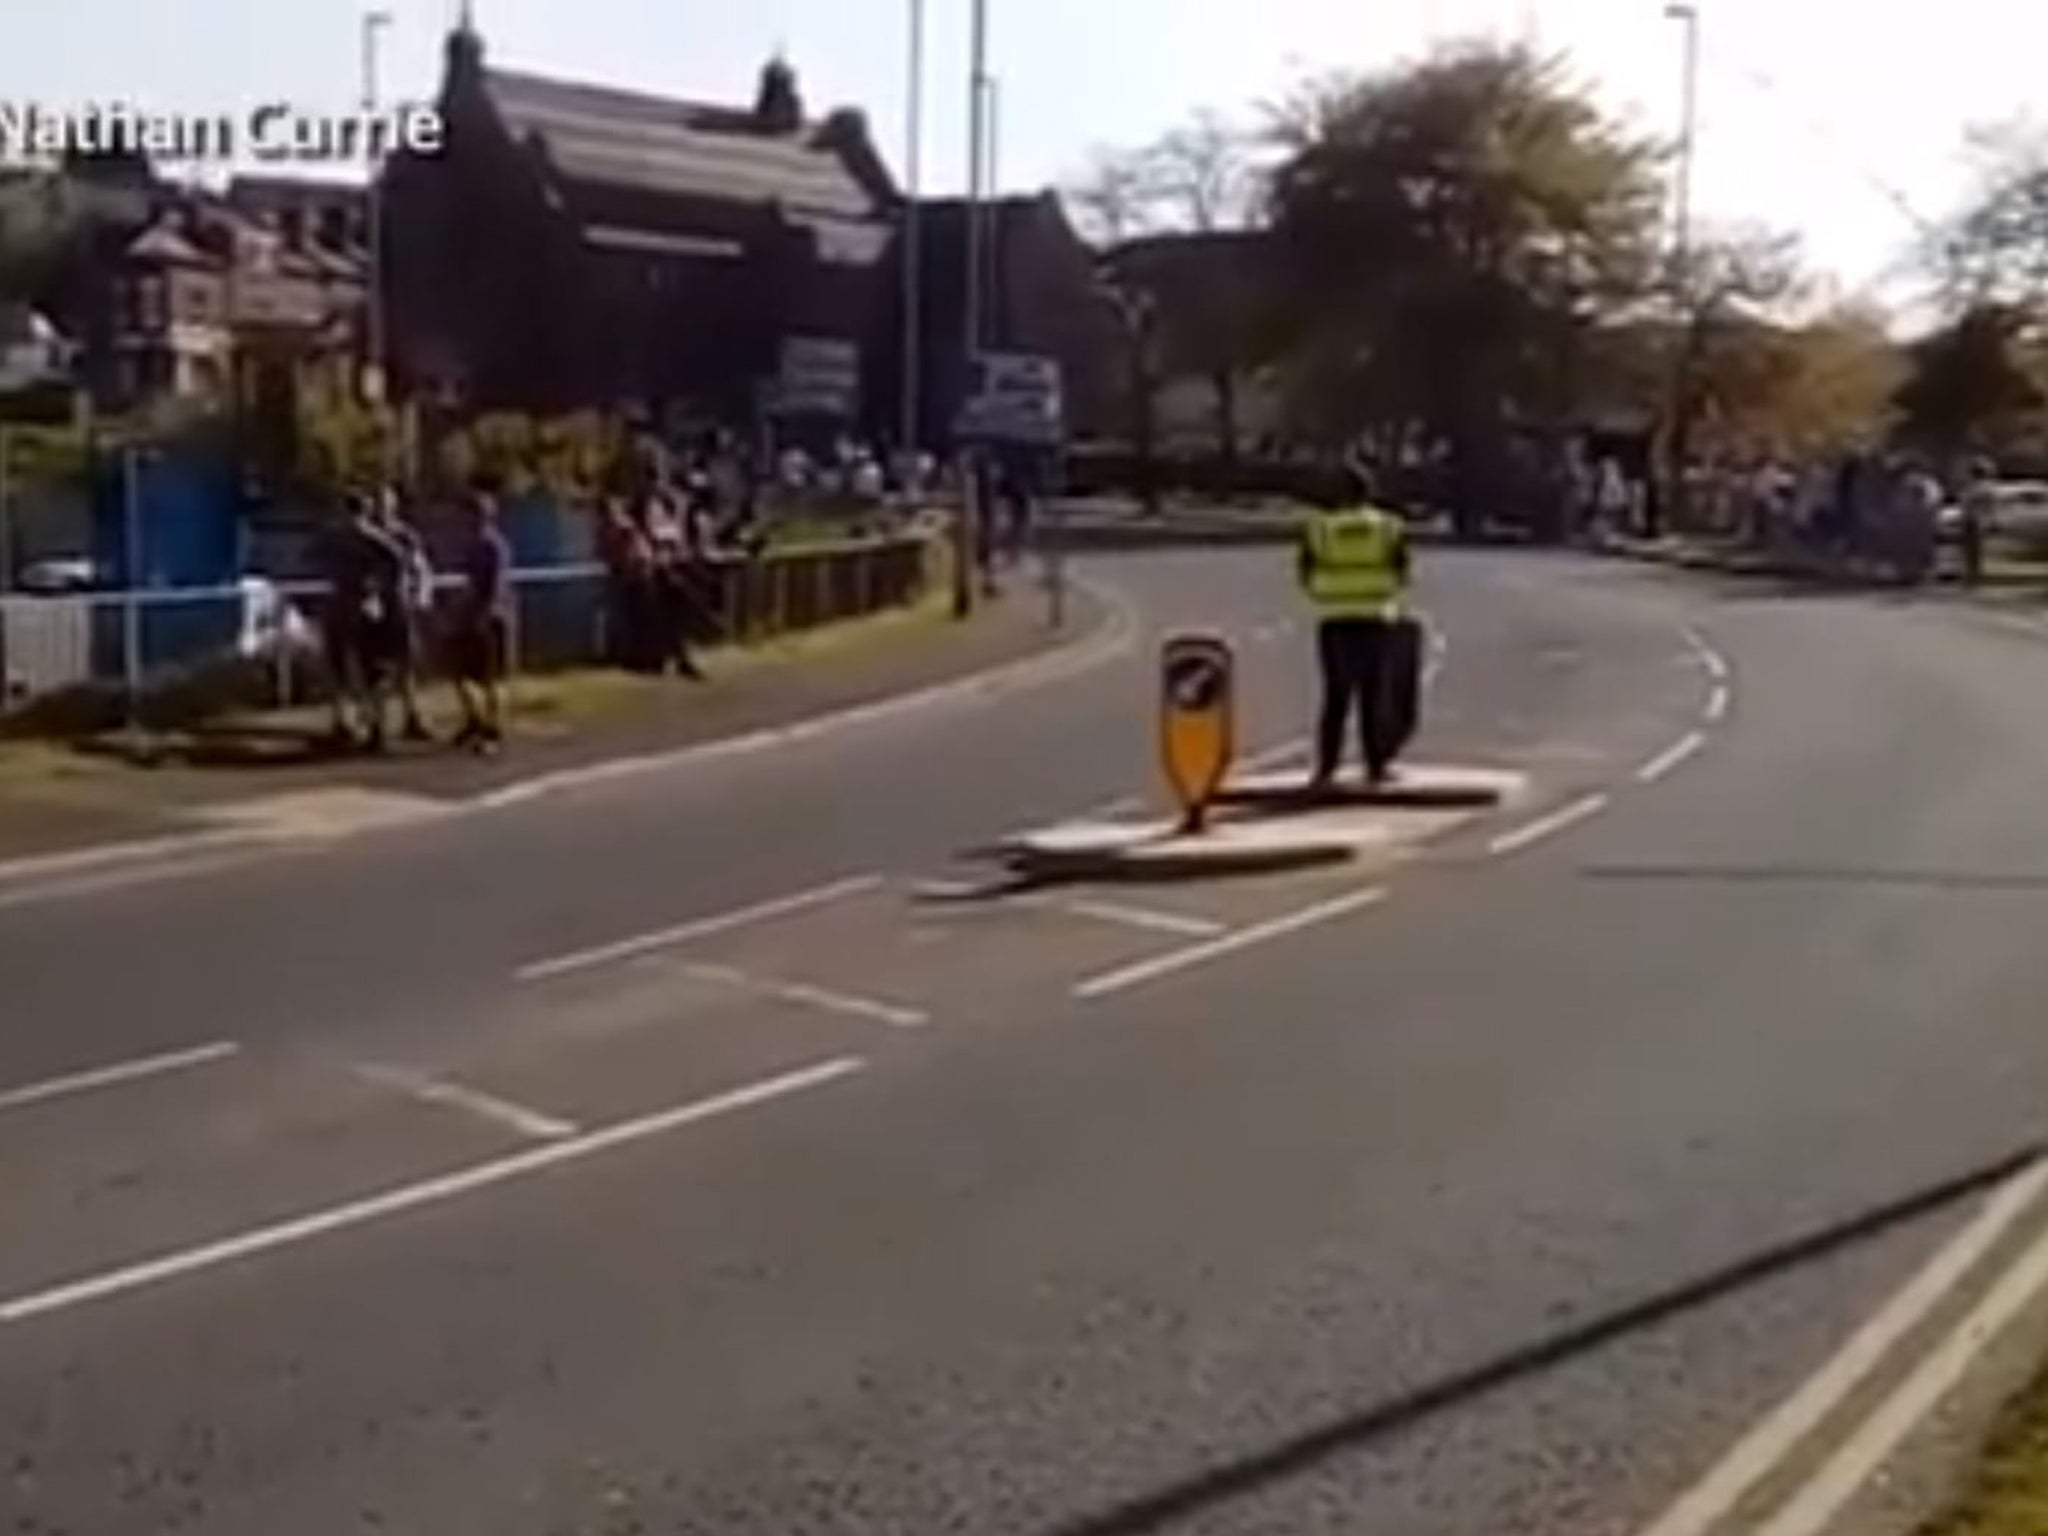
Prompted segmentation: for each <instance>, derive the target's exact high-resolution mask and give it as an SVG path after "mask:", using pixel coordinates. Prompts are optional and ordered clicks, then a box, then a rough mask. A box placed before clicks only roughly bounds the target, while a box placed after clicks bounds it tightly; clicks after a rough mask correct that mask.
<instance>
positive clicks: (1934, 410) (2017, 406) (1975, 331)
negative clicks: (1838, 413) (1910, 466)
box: [1897, 302, 2043, 454]
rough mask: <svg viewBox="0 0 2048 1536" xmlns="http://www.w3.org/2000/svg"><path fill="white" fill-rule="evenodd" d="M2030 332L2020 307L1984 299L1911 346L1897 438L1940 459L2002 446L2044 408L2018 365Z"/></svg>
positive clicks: (2039, 393) (2031, 381) (1900, 397)
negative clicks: (2035, 412) (1937, 454)
mask: <svg viewBox="0 0 2048 1536" xmlns="http://www.w3.org/2000/svg"><path fill="white" fill-rule="evenodd" d="M2028 335H2029V317H2028V315H2027V313H2026V311H2025V310H2023V309H2021V308H2020V307H2019V306H2017V305H2013V304H2000V303H1995V302H1983V303H1978V304H1975V305H1972V306H1971V307H1970V308H1969V309H1967V310H1965V311H1964V312H1963V313H1962V314H1961V315H1960V316H1958V317H1957V318H1956V319H1955V320H1954V321H1952V322H1951V323H1950V324H1948V325H1946V326H1944V327H1942V328H1941V329H1940V330H1938V331H1936V332H1934V333H1933V334H1932V335H1930V336H1927V337H1924V338H1922V339H1921V340H1920V341H1918V342H1916V343H1915V344H1914V345H1913V346H1912V348H1911V349H1910V351H1909V353H1908V372H1907V376H1906V379H1905V382H1904V383H1903V384H1901V385H1900V387H1899V391H1898V396H1897V404H1898V408H1899V413H1900V416H1901V421H1900V435H1901V436H1902V437H1904V438H1906V439H1907V440H1908V441H1910V442H1914V443H1917V444H1919V445H1920V446H1922V447H1925V448H1927V449H1930V450H1932V451H1934V452H1937V453H1941V454H1956V453H1963V452H1994V453H1995V452H1997V451H1998V450H1999V449H2000V448H2001V447H2002V446H2005V445H2006V444H2007V443H2008V442H2009V441H2010V440H2011V439H2012V438H2014V437H2016V436H2017V435H2018V434H2019V433H2020V432H2021V431H2022V429H2023V427H2024V425H2025V422H2024V418H2025V417H2026V416H2027V415H2028V414H2029V413H2031V412H2034V411H2036V410H2038V409H2039V408H2040V407H2041V405H2042V403H2043V396H2042V391H2041V388H2040V386H2039V385H2038V384H2037V383H2036V382H2035V381H2034V379H2033V378H2032V377H2031V376H2030V375H2029V373H2028V371H2027V369H2026V367H2025V366H2024V363H2023V361H2022V358H2023V349H2024V347H2025V345H2026V343H2027V340H2028Z"/></svg>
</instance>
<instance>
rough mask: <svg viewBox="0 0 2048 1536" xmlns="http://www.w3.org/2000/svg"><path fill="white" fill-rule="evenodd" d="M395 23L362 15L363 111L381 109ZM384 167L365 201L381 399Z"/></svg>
mask: <svg viewBox="0 0 2048 1536" xmlns="http://www.w3.org/2000/svg"><path fill="white" fill-rule="evenodd" d="M391 23H392V15H391V12H389V11H365V12H364V13H363V18H362V42H363V110H364V111H365V112H375V111H376V110H377V40H378V37H379V36H380V34H382V33H383V31H384V30H385V29H386V28H387V27H389V26H390V25H391ZM382 173H383V167H382V166H381V165H372V166H371V167H370V185H369V192H368V196H367V197H366V198H365V200H364V201H365V204H366V207H367V211H368V215H369V230H368V237H369V247H370V249H369V262H368V268H367V271H366V273H365V289H364V296H363V303H364V322H365V323H364V351H365V353H366V356H365V358H364V362H365V365H366V366H365V374H366V376H367V377H368V378H370V379H373V380H374V381H375V382H374V384H373V385H372V387H371V390H370V391H369V392H370V393H373V394H374V396H375V398H376V400H377V402H378V403H380V404H381V403H382V401H383V399H384V393H385V391H384V207H383V203H384V199H383V195H382V192H381V189H380V187H379V185H378V183H379V182H380V181H381V179H382Z"/></svg>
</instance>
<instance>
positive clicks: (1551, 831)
mask: <svg viewBox="0 0 2048 1536" xmlns="http://www.w3.org/2000/svg"><path fill="white" fill-rule="evenodd" d="M1606 809H1607V797H1606V796H1605V795H1602V794H1593V795H1587V796H1585V797H1583V798H1582V799H1578V800H1574V801H1573V802H1572V803H1571V804H1570V805H1567V806H1565V807H1564V808H1563V809H1562V810H1557V811H1552V812H1551V813H1550V814H1549V815H1548V816H1540V817H1538V818H1537V819H1536V820H1534V821H1532V822H1530V823H1529V824H1528V825H1527V826H1526V827H1517V828H1516V829H1515V830H1514V831H1512V832H1503V833H1502V834H1501V835H1500V836H1499V837H1496V838H1495V839H1494V840H1493V841H1492V842H1491V843H1489V844H1487V851H1488V852H1489V853H1492V854H1494V855H1495V856H1499V855H1501V854H1506V853H1520V852H1521V851H1522V850H1523V849H1524V848H1527V847H1528V846H1529V845H1530V844H1532V843H1540V842H1542V841H1543V839H1545V838H1546V837H1553V836H1555V835H1556V834H1557V833H1559V832H1562V831H1564V830H1565V829H1566V828H1567V827H1573V826H1577V825H1578V824H1579V823H1580V822H1582V821H1584V820H1585V819H1586V818H1587V817H1588V816H1597V815H1598V814H1599V813H1600V812H1602V811H1604V810H1606Z"/></svg>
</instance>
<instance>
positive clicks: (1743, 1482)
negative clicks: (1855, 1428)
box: [1641, 1162, 2048, 1536]
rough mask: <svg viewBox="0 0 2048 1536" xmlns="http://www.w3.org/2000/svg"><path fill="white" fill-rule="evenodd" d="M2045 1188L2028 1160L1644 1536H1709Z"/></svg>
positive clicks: (2047, 1169)
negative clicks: (1974, 1214)
mask: <svg viewBox="0 0 2048 1536" xmlns="http://www.w3.org/2000/svg"><path fill="white" fill-rule="evenodd" d="M2044 1190H2048V1162H2034V1163H2030V1164H2028V1165H2027V1166H2026V1167H2025V1168H2023V1169H2021V1170H2020V1171H2019V1172H2018V1173H2016V1174H2014V1175H2013V1177H2012V1178H2011V1179H2009V1180H2008V1181H2007V1182H2006V1183H2005V1184H2004V1185H2003V1186H2001V1187H2000V1188H1999V1190H1998V1191H1997V1192H1996V1193H1995V1194H1993V1195H1992V1196H1991V1198H1990V1199H1988V1200H1986V1201H1985V1202H1984V1205H1983V1207H1982V1209H1980V1210H1979V1211H1978V1213H1977V1214H1976V1216H1974V1217H1973V1218H1971V1220H1970V1221H1969V1223H1968V1224H1967V1225H1965V1226H1964V1227H1963V1228H1962V1229H1961V1230H1959V1231H1958V1232H1957V1233H1956V1234H1955V1236H1954V1237H1952V1238H1950V1239H1949V1241H1948V1242H1946V1243H1944V1244H1943V1245H1942V1246H1941V1247H1940V1248H1939V1249H1937V1250H1936V1251H1935V1253H1934V1254H1933V1255H1932V1256H1931V1257H1930V1258H1929V1259H1928V1260H1927V1262H1926V1263H1925V1264H1923V1265H1922V1266H1921V1267H1920V1269H1919V1270H1918V1272H1916V1273H1915V1274H1914V1275H1913V1276H1912V1278H1911V1279H1909V1280H1908V1281H1907V1282H1906V1283H1905V1285H1903V1286H1902V1287H1900V1288H1899V1289H1898V1290H1897V1291H1895V1292H1894V1293H1893V1294H1892V1296H1891V1297H1890V1298H1889V1299H1888V1300H1887V1301H1886V1302H1885V1304H1884V1305H1883V1306H1882V1307H1880V1308H1879V1309H1878V1310H1877V1311H1876V1312H1875V1313H1874V1314H1872V1316H1871V1317H1870V1318H1869V1320H1868V1321H1866V1322H1865V1323H1864V1324H1863V1326H1862V1327H1860V1328H1858V1329H1857V1330H1856V1332H1855V1333H1853V1334H1851V1335H1850V1336H1849V1338H1848V1340H1847V1341H1846V1342H1845V1343H1844V1344H1843V1345H1842V1347H1841V1348H1840V1349H1838V1350H1836V1351H1835V1353H1834V1355H1833V1356H1831V1357H1830V1358H1829V1359H1828V1361H1827V1362H1826V1363H1825V1364H1824V1365H1822V1366H1821V1368H1820V1369H1819V1370H1818V1371H1816V1372H1815V1373H1814V1374H1813V1375H1812V1376H1810V1377H1808V1378H1807V1379H1806V1381H1805V1382H1803V1383H1802V1384H1801V1385H1800V1386H1799V1388H1798V1389H1797V1390H1796V1391H1795V1392H1793V1394H1792V1395H1791V1396H1790V1397H1788V1398H1786V1399H1785V1400H1784V1401H1783V1402H1781V1403H1780V1404H1778V1406H1777V1407H1776V1408H1774V1409H1772V1410H1771V1412H1770V1413H1769V1414H1767V1415H1766V1416H1765V1417H1764V1418H1763V1419H1761V1420H1759V1421H1758V1423H1757V1424H1756V1426H1755V1427H1754V1428H1753V1429H1751V1430H1750V1431H1749V1433H1748V1434H1746V1435H1744V1436H1743V1437H1742V1438H1741V1439H1740V1440H1739V1441H1737V1442H1736V1443H1735V1445H1734V1446H1733V1447H1732V1448H1731V1449H1730V1450H1729V1452H1728V1454H1727V1455H1725V1456H1723V1457H1722V1458H1721V1460H1720V1461H1719V1462H1717V1463H1716V1464H1715V1465H1714V1466H1713V1468H1712V1469H1711V1470H1710V1471H1708V1473H1707V1475H1706V1476H1705V1477H1703V1478H1701V1479H1700V1480H1699V1481H1698V1482H1697V1483H1695V1484H1694V1485H1693V1486H1692V1487H1691V1488H1689V1489H1687V1490H1686V1491H1685V1492H1684V1493H1683V1494H1681V1495H1680V1496H1679V1497H1678V1499H1677V1500H1676V1501H1674V1502H1673V1503H1672V1504H1671V1506H1670V1507H1669V1508H1668V1509H1666V1510H1665V1511H1664V1513H1663V1514H1662V1515H1660V1516H1658V1518H1657V1519H1656V1521H1655V1522H1654V1523H1652V1524H1651V1525H1649V1526H1648V1527H1646V1528H1645V1529H1644V1530H1643V1531H1642V1533H1641V1536H1706V1533H1707V1532H1708V1531H1711V1530H1713V1529H1715V1528H1716V1527H1717V1526H1719V1525H1720V1524H1721V1522H1722V1521H1723V1520H1725V1519H1726V1518H1727V1517H1728V1516H1729V1515H1730V1514H1731V1513H1732V1512H1733V1511H1734V1509H1735V1507H1736V1506H1737V1505H1738V1504H1739V1503H1740V1502H1741V1501H1742V1499H1743V1498H1744V1497H1745V1496H1746V1495H1747V1494H1748V1493H1749V1491H1750V1490H1751V1489H1752V1488H1754V1487H1755V1486H1756V1485H1757V1484H1758V1483H1760V1482H1762V1481H1763V1479H1764V1478H1765V1477H1767V1476H1768V1475H1769V1474H1770V1472H1771V1471H1772V1469H1773V1468H1775V1467H1776V1466H1777V1465H1778V1464H1779V1463H1780V1462H1781V1461H1783V1460H1784V1458H1785V1457H1786V1456H1787V1455H1788V1454H1789V1453H1790V1452H1791V1451H1792V1450H1793V1448H1794V1447H1795V1446H1797V1445H1799V1444H1800V1443H1801V1442H1803V1441H1804V1440H1805V1439H1806V1437H1807V1436H1808V1435H1810V1434H1812V1433H1813V1431H1814V1430H1816V1429H1818V1428H1819V1427H1820V1425H1821V1423H1822V1421H1823V1420H1825V1419H1826V1418H1827V1416H1828V1415H1829V1414H1831V1413H1833V1412H1834V1411H1835V1410H1836V1409H1837V1408H1839V1407H1840V1406H1841V1405H1842V1403H1843V1402H1845V1401H1846V1400H1847V1399H1848V1398H1849V1396H1850V1395H1851V1394H1852V1393H1853V1392H1855V1390H1856V1389H1857V1387H1859V1386H1860V1385H1861V1384H1862V1383H1863V1381H1864V1380H1865V1379H1866V1378H1867V1377H1868V1376H1869V1375H1870V1373H1871V1372H1872V1371H1874V1370H1876V1369H1877V1367H1878V1366H1879V1364H1881V1363H1882V1362H1883V1360H1884V1358H1885V1357H1886V1356H1887V1355H1889V1354H1890V1353H1891V1352H1892V1350H1893V1349H1894V1348H1896V1347H1897V1345H1898V1344H1899V1342H1900V1341H1901V1340H1902V1339H1904V1338H1905V1337H1906V1336H1907V1335H1908V1334H1910V1333H1912V1332H1913V1330H1914V1329H1916V1328H1918V1327H1919V1326H1920V1324H1921V1323H1922V1322H1924V1321H1925V1320H1926V1319H1927V1317H1928V1315H1929V1314H1930V1313H1932V1312H1933V1311H1934V1309H1935V1308H1936V1307H1937V1306H1939V1305H1940V1304H1941V1302H1942V1301H1943V1300H1944V1299H1945V1298H1946V1297H1947V1296H1948V1295H1949V1294H1950V1293H1951V1292H1952V1291H1954V1289H1955V1288H1956V1286H1957V1285H1959V1284H1961V1283H1962V1281H1963V1279H1964V1277H1965V1276H1967V1275H1968V1274H1969V1273H1970V1271H1971V1270H1972V1269H1974V1268H1975V1267H1976V1266H1977V1265H1978V1264H1979V1263H1980V1262H1981V1261H1982V1260H1983V1258H1984V1256H1985V1255H1986V1254H1987V1253H1989V1252H1990V1251H1991V1250H1992V1248H1993V1247H1995V1246H1996V1245H1997V1244H1998V1242H1999V1241H2000V1240H2001V1239H2002V1238H2004V1236H2005V1235H2006V1233H2007V1232H2008V1231H2010V1230H2011V1228H2012V1226H2013V1224H2014V1223H2015V1222H2017V1221H2018V1220H2019V1219H2020V1218H2021V1217H2022V1216H2023V1215H2025V1214H2026V1212H2027V1211H2028V1210H2029V1209H2030V1208H2031V1207H2032V1206H2033V1204H2034V1202H2035V1201H2036V1200H2038V1199H2039V1198H2040V1197H2041V1195H2042V1192H2043V1191H2044Z"/></svg>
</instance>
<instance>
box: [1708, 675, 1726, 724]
mask: <svg viewBox="0 0 2048 1536" xmlns="http://www.w3.org/2000/svg"><path fill="white" fill-rule="evenodd" d="M1727 716H1728V685H1727V684H1726V683H1717V684H1715V686H1714V691H1713V692H1712V693H1710V694H1708V695H1707V718H1708V719H1709V720H1724V719H1726V718H1727Z"/></svg>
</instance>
